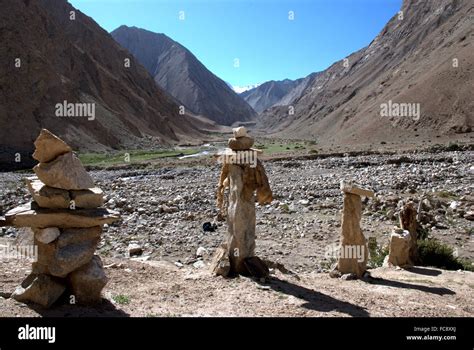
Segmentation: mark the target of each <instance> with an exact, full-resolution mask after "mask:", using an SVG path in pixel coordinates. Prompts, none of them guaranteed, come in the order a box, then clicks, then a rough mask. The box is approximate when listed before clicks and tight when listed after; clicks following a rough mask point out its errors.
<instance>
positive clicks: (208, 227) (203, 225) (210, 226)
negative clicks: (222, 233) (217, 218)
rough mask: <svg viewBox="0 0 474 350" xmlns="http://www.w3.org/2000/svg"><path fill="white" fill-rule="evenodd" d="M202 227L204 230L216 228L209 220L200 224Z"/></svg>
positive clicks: (212, 230)
mask: <svg viewBox="0 0 474 350" xmlns="http://www.w3.org/2000/svg"><path fill="white" fill-rule="evenodd" d="M202 229H203V231H204V232H214V231H215V230H217V225H216V224H212V223H210V222H205V223H204V224H202Z"/></svg>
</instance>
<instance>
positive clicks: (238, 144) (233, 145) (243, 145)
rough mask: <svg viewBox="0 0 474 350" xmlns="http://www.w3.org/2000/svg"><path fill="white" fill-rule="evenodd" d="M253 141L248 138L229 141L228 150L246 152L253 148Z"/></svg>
mask: <svg viewBox="0 0 474 350" xmlns="http://www.w3.org/2000/svg"><path fill="white" fill-rule="evenodd" d="M253 143H254V139H253V138H251V137H248V136H243V137H239V138H231V139H229V142H228V145H229V148H230V149H231V150H233V151H244V150H248V149H250V148H251V147H252V146H253Z"/></svg>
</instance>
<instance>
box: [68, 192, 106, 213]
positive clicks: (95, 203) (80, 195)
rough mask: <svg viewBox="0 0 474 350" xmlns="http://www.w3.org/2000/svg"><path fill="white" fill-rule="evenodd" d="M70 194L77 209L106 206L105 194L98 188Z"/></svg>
mask: <svg viewBox="0 0 474 350" xmlns="http://www.w3.org/2000/svg"><path fill="white" fill-rule="evenodd" d="M69 192H70V193H71V200H73V201H74V206H75V207H76V208H86V209H92V208H97V207H101V206H102V205H104V192H102V190H101V189H100V188H98V187H93V188H89V189H87V190H73V191H69Z"/></svg>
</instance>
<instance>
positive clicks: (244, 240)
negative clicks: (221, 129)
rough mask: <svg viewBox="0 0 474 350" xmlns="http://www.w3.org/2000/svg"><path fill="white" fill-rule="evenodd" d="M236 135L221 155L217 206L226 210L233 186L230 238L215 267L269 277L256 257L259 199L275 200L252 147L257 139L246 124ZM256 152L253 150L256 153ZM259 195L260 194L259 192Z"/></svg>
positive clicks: (229, 273) (231, 272)
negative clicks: (248, 130) (249, 134)
mask: <svg viewBox="0 0 474 350" xmlns="http://www.w3.org/2000/svg"><path fill="white" fill-rule="evenodd" d="M233 132H234V137H233V138H230V139H229V142H228V146H229V148H228V149H226V151H225V152H224V154H223V155H221V159H222V160H223V161H222V163H223V165H222V170H221V175H220V180H219V185H218V189H217V206H218V208H219V209H220V210H222V209H223V207H224V205H225V203H224V201H225V199H224V197H225V195H224V193H225V190H226V188H228V189H229V193H228V200H227V201H228V203H226V204H227V212H226V217H227V228H228V231H227V238H226V241H225V243H223V244H222V245H221V246H220V247H219V248H218V249H217V251H216V252H215V255H214V257H213V261H212V263H211V270H212V272H213V273H214V274H215V275H221V276H224V277H225V276H232V275H237V274H241V275H247V276H249V275H250V276H253V277H257V278H264V277H266V276H268V273H269V271H268V267H267V266H266V265H265V264H264V263H263V261H262V260H260V259H259V258H258V257H256V256H255V202H256V200H257V201H258V203H259V204H260V205H265V204H268V203H270V202H271V201H272V199H273V197H272V191H271V189H270V185H269V183H268V178H267V175H266V173H265V169H264V168H263V166H262V164H261V162H260V160H258V158H257V154H258V153H259V152H261V151H260V150H256V149H252V148H251V147H252V146H253V144H254V140H253V138H251V137H249V136H248V135H247V131H246V129H245V128H244V127H240V128H236V129H233ZM252 152H253V153H252ZM255 194H256V195H255Z"/></svg>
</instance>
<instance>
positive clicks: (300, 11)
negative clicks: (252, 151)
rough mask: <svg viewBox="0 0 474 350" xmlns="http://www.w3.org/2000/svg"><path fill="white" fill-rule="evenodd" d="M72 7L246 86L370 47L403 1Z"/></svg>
mask: <svg viewBox="0 0 474 350" xmlns="http://www.w3.org/2000/svg"><path fill="white" fill-rule="evenodd" d="M69 2H70V3H71V4H72V5H73V6H75V7H76V8H78V9H79V10H81V11H82V12H84V13H85V14H87V15H88V16H91V17H92V18H94V20H95V21H96V22H97V23H98V24H99V25H100V26H101V27H102V28H104V29H105V30H107V31H109V32H110V31H112V30H114V29H115V28H117V27H119V26H120V25H122V24H125V25H128V26H136V27H140V28H144V29H147V30H151V31H154V32H159V33H164V34H166V35H168V36H169V37H171V38H172V39H173V40H176V41H178V42H179V43H181V44H182V45H184V46H185V47H187V48H188V49H189V50H191V52H193V54H194V55H195V56H196V57H197V58H198V59H199V60H200V61H201V62H202V63H203V64H204V65H205V66H206V67H207V68H208V69H209V70H211V71H212V72H213V73H214V74H216V75H217V76H219V77H220V78H221V79H223V80H225V81H227V82H229V83H231V84H232V85H234V86H245V85H250V84H256V83H262V82H265V81H268V80H282V79H285V78H289V79H297V78H301V77H304V76H306V75H308V74H310V73H312V72H316V71H320V70H323V69H325V68H327V67H328V66H330V65H331V64H332V63H334V62H335V61H337V60H339V59H342V58H344V57H345V56H347V55H348V54H350V53H352V52H354V51H357V50H358V49H360V48H362V47H364V46H366V45H368V44H369V43H370V42H371V41H372V39H373V38H375V36H376V35H377V34H378V33H379V32H380V30H381V29H382V28H383V27H384V25H385V24H386V23H387V22H388V20H389V19H390V18H391V17H392V16H393V15H395V14H396V13H397V12H398V11H399V10H400V7H401V2H402V0H272V1H270V0H253V1H252V0H69ZM180 11H184V20H180V18H179V16H180ZM290 11H293V13H294V19H293V20H290V19H289V12H290ZM181 14H182V13H181ZM235 59H238V63H239V67H235V63H237V62H236V60H235Z"/></svg>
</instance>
